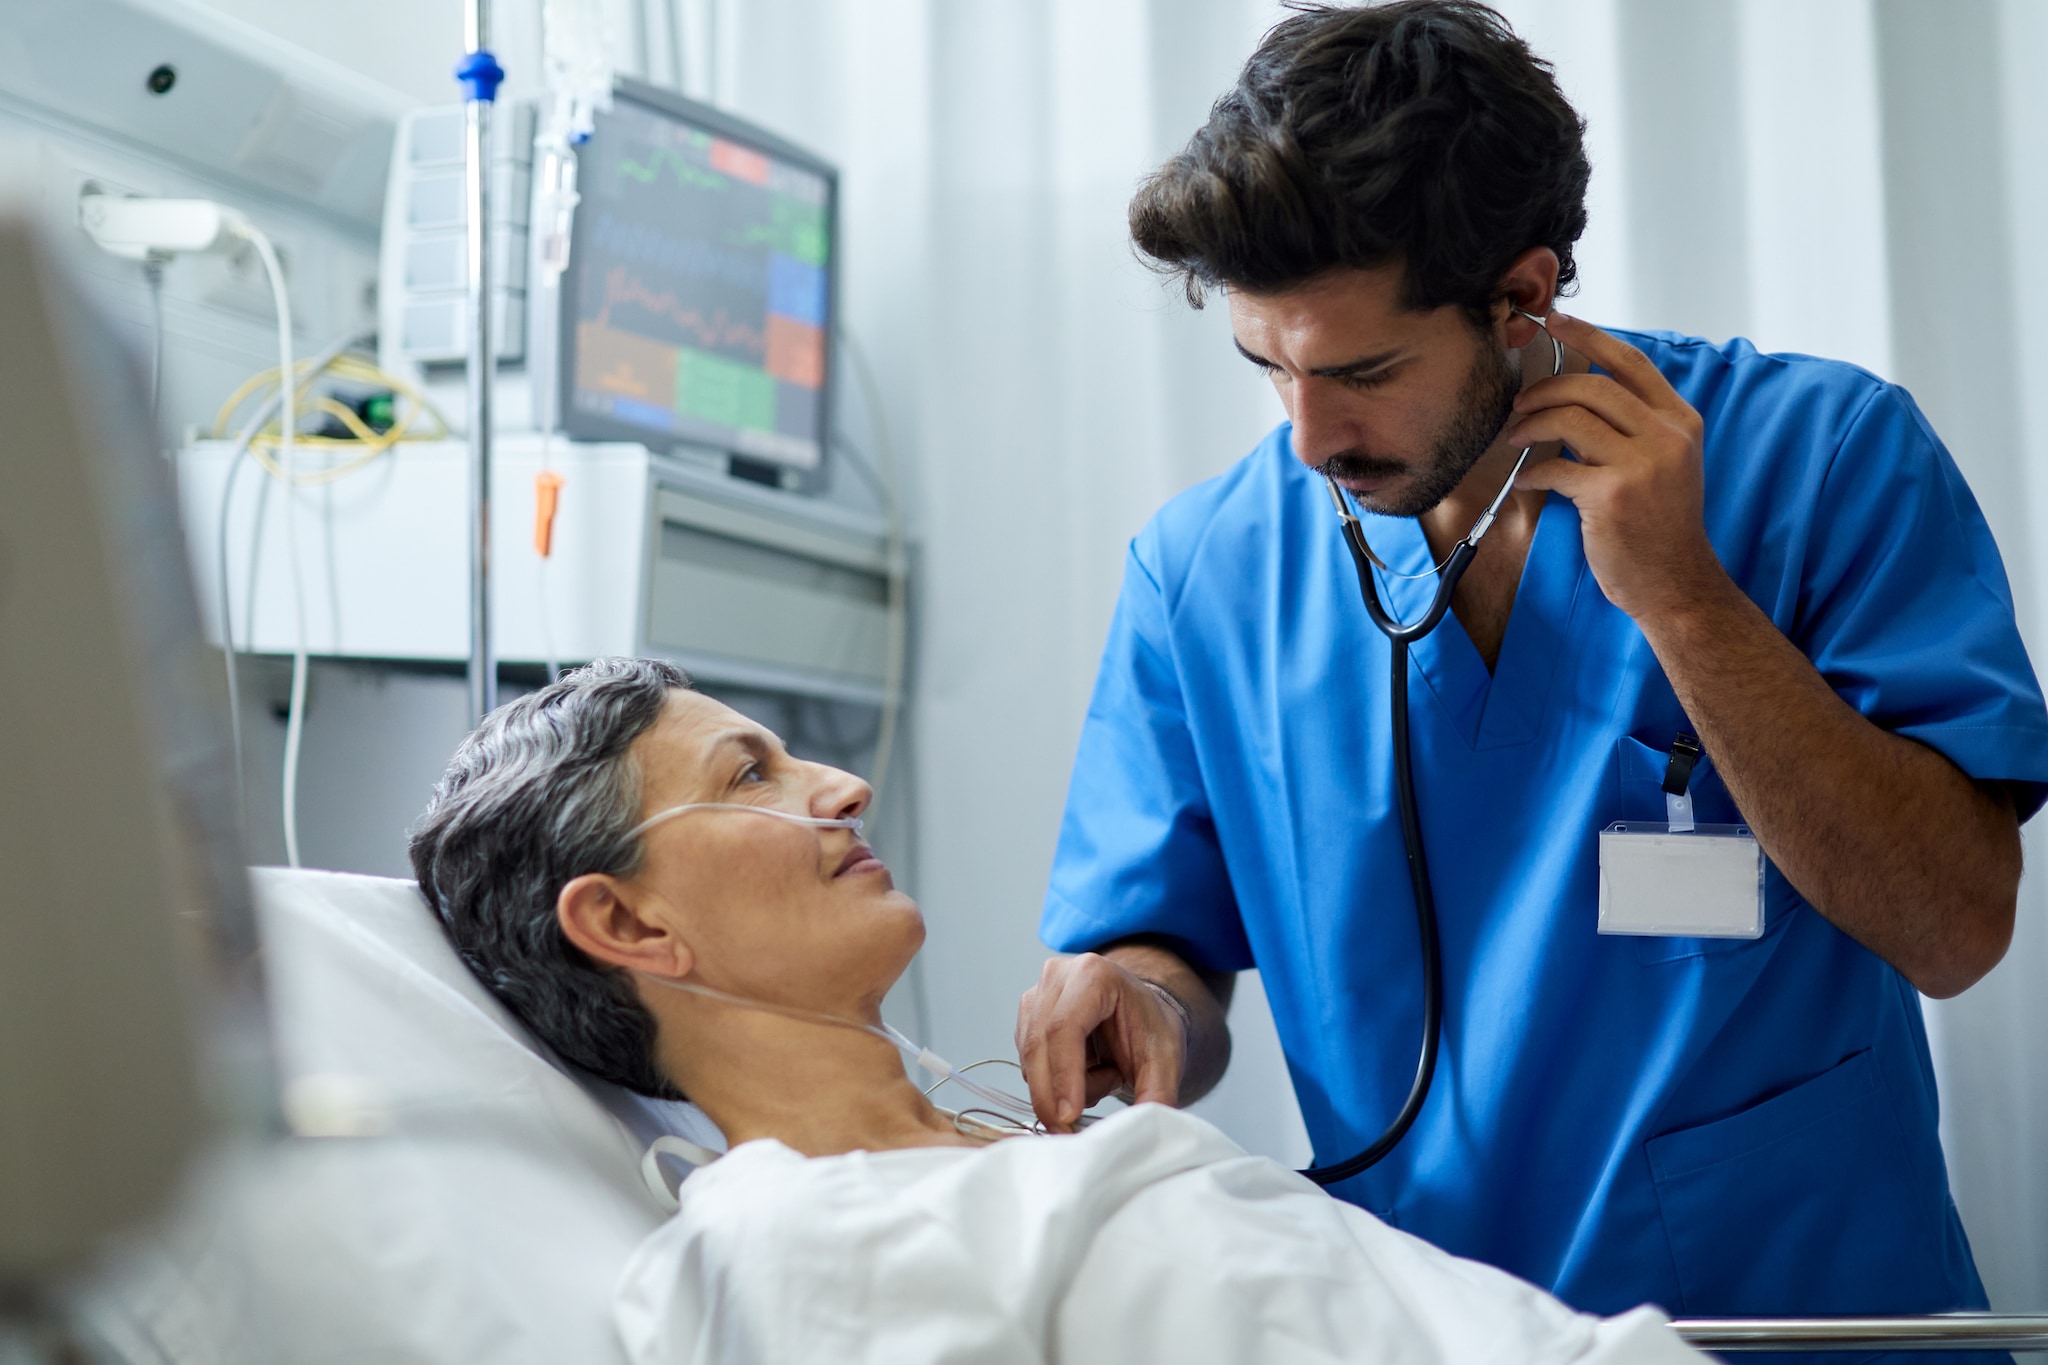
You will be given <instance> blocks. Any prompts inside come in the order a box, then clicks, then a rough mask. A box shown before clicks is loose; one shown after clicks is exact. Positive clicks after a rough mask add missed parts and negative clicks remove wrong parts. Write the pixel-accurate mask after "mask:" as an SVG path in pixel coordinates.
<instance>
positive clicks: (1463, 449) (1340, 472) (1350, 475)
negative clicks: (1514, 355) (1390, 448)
mask: <svg viewBox="0 0 2048 1365" xmlns="http://www.w3.org/2000/svg"><path fill="white" fill-rule="evenodd" d="M1486 343H1487V344H1482V345H1481V346H1480V348H1479V354H1478V355H1476V356H1474V357H1473V359H1472V369H1471V372H1470V373H1469V374H1467V375H1466V376H1465V384H1464V387H1463V388H1461V389H1459V390H1458V405H1457V410H1456V411H1455V412H1454V413H1453V414H1452V416H1451V420H1450V421H1449V422H1447V423H1446V424H1445V425H1444V428H1443V430H1442V431H1441V432H1439V433H1438V435H1437V438H1436V442H1435V444H1434V445H1432V446H1431V447H1430V452H1429V457H1428V458H1427V459H1426V460H1424V461H1422V462H1421V463H1420V464H1415V463H1411V462H1408V461H1403V460H1391V459H1387V458H1385V457H1383V456H1378V455H1368V454H1366V453H1365V452H1363V451H1360V450H1347V451H1345V452H1344V453H1343V454H1341V455H1332V456H1331V457H1330V458H1329V459H1327V460H1325V461H1323V462H1322V463H1321V464H1320V465H1318V466H1316V472H1317V473H1318V474H1327V475H1330V476H1333V477H1335V478H1336V479H1338V480H1340V481H1341V480H1344V479H1360V480H1364V479H1385V478H1397V479H1398V478H1401V477H1402V476H1404V475H1405V476H1407V477H1408V478H1409V480H1410V482H1409V483H1408V484H1407V485H1406V486H1405V487H1403V486H1401V485H1398V484H1397V485H1395V486H1394V487H1393V488H1391V489H1389V490H1387V492H1389V493H1392V494H1393V499H1392V500H1389V499H1388V497H1387V496H1386V494H1385V493H1354V494H1353V495H1352V496H1353V497H1354V498H1356V499H1357V501H1358V505H1359V506H1361V507H1363V508H1365V510H1366V511H1368V512H1377V513H1379V514H1380V515H1381V516H1383V517H1419V516H1421V515H1422V514H1423V513H1424V512H1427V511H1429V510H1430V509H1431V508H1433V507H1435V506H1436V505H1437V504H1438V503H1440V502H1442V501H1443V500H1444V499H1445V498H1447V497H1449V496H1450V495H1451V491H1452V490H1453V489H1455V488H1456V487H1457V486H1458V485H1459V484H1461V483H1463V482H1464V481H1465V476H1466V475H1467V474H1469V473H1471V472H1472V466H1474V465H1476V464H1478V463H1479V457H1480V456H1482V455H1484V454H1485V453H1486V451H1487V448H1488V447H1489V446H1491V445H1492V444H1493V440H1494V438H1495V437H1496V436H1498V435H1500V433H1501V430H1502V429H1503V428H1504V427H1506V426H1507V423H1508V418H1509V417H1511V416H1513V415H1514V409H1515V394H1516V393H1518V392H1519V391H1520V390H1521V374H1520V372H1519V371H1518V370H1517V369H1516V367H1515V366H1514V365H1512V364H1510V363H1509V361H1508V353H1507V348H1506V347H1504V346H1502V345H1501V344H1500V343H1499V342H1498V341H1495V340H1494V339H1493V338H1492V337H1490V336H1489V337H1488V338H1486Z"/></svg>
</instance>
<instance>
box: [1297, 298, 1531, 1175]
mask: <svg viewBox="0 0 2048 1365" xmlns="http://www.w3.org/2000/svg"><path fill="white" fill-rule="evenodd" d="M1515 311H1516V312H1517V313H1521V315H1522V316H1523V317H1525V318H1528V319H1529V320H1530V321H1531V322H1533V323H1535V324H1536V325H1537V326H1538V327H1541V328H1543V331H1544V335H1546V336H1549V335H1550V328H1549V327H1548V326H1547V325H1546V324H1547V321H1548V320H1547V319H1545V318H1539V317H1536V316H1535V315H1534V314H1532V313H1526V312H1523V311H1522V310H1521V309H1519V308H1517V309H1515ZM1550 345H1551V352H1552V358H1551V369H1550V372H1551V376H1552V377H1553V378H1554V377H1556V376H1557V375H1558V374H1560V373H1562V372H1563V370H1564V347H1563V346H1562V345H1560V344H1559V343H1558V340H1557V338H1556V337H1554V336H1552V337H1550ZM1532 449H1534V447H1525V448H1524V449H1523V450H1522V453H1521V454H1520V455H1519V456H1517V457H1516V459H1515V467H1514V468H1513V469H1512V470H1511V471H1509V473H1508V477H1507V482H1506V483H1504V484H1502V485H1501V490H1500V492H1499V493H1498V494H1496V495H1495V496H1494V499H1493V502H1492V504H1491V505H1490V506H1488V508H1487V509H1486V511H1485V512H1484V513H1483V514H1482V515H1481V516H1480V518H1479V520H1478V521H1477V522H1475V523H1474V524H1473V527H1472V530H1471V532H1470V533H1469V534H1467V535H1466V537H1465V538H1464V539H1463V540H1461V541H1459V542H1458V543H1457V545H1456V546H1454V547H1453V548H1452V550H1451V553H1450V556H1449V558H1447V559H1446V560H1445V561H1444V563H1443V566H1442V569H1441V571H1440V573H1439V576H1438V578H1437V585H1436V595H1435V596H1434V597H1433V598H1431V599H1430V604H1429V609H1428V610H1427V611H1425V612H1424V613H1423V614H1422V615H1421V616H1420V617H1418V618H1416V619H1415V620H1414V621H1410V622H1402V621H1399V620H1397V619H1395V617H1394V616H1393V614H1392V613H1391V612H1389V611H1388V610H1387V608H1386V604H1385V603H1384V602H1382V601H1381V600H1380V589H1379V582H1378V580H1377V579H1375V578H1374V577H1373V566H1374V564H1375V563H1377V562H1378V561H1377V557H1376V556H1375V555H1374V554H1373V552H1372V548H1371V547H1370V546H1369V545H1367V544H1366V540H1365V528H1364V527H1362V526H1360V525H1359V522H1358V517H1357V515H1356V514H1355V513H1353V512H1352V510H1351V508H1350V505H1349V504H1348V503H1347V502H1346V501H1345V499H1344V496H1343V494H1342V492H1341V491H1339V489H1338V486H1337V482H1336V480H1334V479H1331V480H1329V490H1330V500H1331V501H1332V502H1333V503H1334V504H1335V505H1336V507H1337V512H1338V515H1339V516H1340V517H1341V518H1342V519H1343V531H1344V546H1345V548H1346V549H1347V550H1349V551H1350V552H1351V562H1352V565H1353V567H1354V568H1356V569H1357V571H1358V594H1359V596H1360V597H1361V598H1362V599H1364V602H1365V610H1366V614H1367V615H1369V616H1370V617H1371V618H1372V623H1373V625H1374V626H1376V627H1378V628H1379V631H1380V633H1381V634H1382V635H1385V636H1386V637H1387V644H1388V646H1389V648H1388V658H1389V662H1390V664H1391V672H1390V674H1389V677H1388V680H1387V698H1388V708H1389V710H1390V712H1391V713H1392V714H1391V720H1392V722H1393V732H1394V735H1393V739H1394V795H1395V805H1396V808H1397V809H1398V810H1399V811H1400V816H1401V844H1402V847H1403V849H1404V850H1405V851H1406V853H1407V862H1408V883H1409V886H1410V887H1411V888H1412V889H1413V891H1414V898H1415V928H1416V934H1417V937H1418V938H1419V940H1420V946H1421V954H1422V1047H1421V1050H1420V1054H1419V1056H1418V1057H1417V1058H1416V1062H1415V1079H1414V1080H1413V1081H1412V1082H1411V1083H1410V1084H1409V1087H1408V1097H1407V1098H1406V1099H1405V1100H1403V1101H1402V1102H1401V1108H1400V1111H1399V1112H1398V1113H1396V1114H1395V1115H1394V1120H1393V1122H1392V1123H1389V1124H1388V1125H1387V1127H1386V1129H1385V1131H1383V1132H1382V1133H1381V1134H1380V1135H1379V1136H1378V1137H1376V1138H1374V1139H1373V1140H1372V1142H1371V1143H1370V1144H1368V1145H1367V1146H1366V1147H1365V1148H1364V1149H1363V1150H1362V1151H1360V1152H1359V1153H1358V1154H1357V1155H1355V1156H1351V1157H1347V1158H1346V1159H1344V1160H1343V1161H1336V1162H1332V1163H1331V1164H1329V1165H1327V1166H1310V1167H1308V1168H1307V1169H1306V1170H1304V1171H1302V1172H1301V1174H1302V1175H1304V1176H1306V1177H1308V1178H1309V1179H1310V1180H1313V1181H1314V1182H1315V1183H1316V1184H1318V1185H1326V1186H1327V1185H1335V1184H1337V1183H1339V1182H1340V1181H1345V1180H1349V1179H1351V1178H1352V1177H1353V1176H1355V1175H1359V1174H1361V1173H1363V1172H1364V1171H1366V1170H1368V1169H1370V1168H1371V1167H1373V1166H1376V1165H1378V1164H1379V1163H1380V1161H1381V1160H1383V1159H1384V1158H1385V1157H1386V1155H1387V1154H1388V1153H1389V1152H1391V1151H1393V1150H1394V1148H1395V1147H1396V1146H1397V1145H1399V1143H1400V1141H1401V1139H1402V1138H1404V1137H1406V1136H1408V1130H1409V1129H1411V1128H1413V1127H1414V1126H1415V1120H1416V1119H1417V1118H1418V1117H1420V1115H1421V1113H1422V1106H1423V1104H1424V1103H1426V1102H1427V1101H1428V1099H1429V1091H1430V1086H1431V1085H1432V1084H1433V1083H1434V1081H1435V1080H1436V1064H1437V1055H1438V1053H1439V1051H1440V1050H1441V1047H1442V1042H1443V1031H1444V966H1443V948H1442V942H1441V937H1440V934H1439V930H1438V924H1437V914H1436V895H1435V892H1434V891H1433V890H1432V888H1431V884H1430V879H1429V860H1428V857H1427V855H1426V853H1425V851H1424V849H1423V846H1422V815H1421V812H1420V810H1419V809H1418V806H1417V803H1416V799H1415V755H1414V753H1413V751H1412V749H1411V748H1410V745H1409V741H1408V647H1409V645H1411V644H1413V643H1414V642H1415V641H1417V640H1420V639H1422V638H1423V637H1425V636H1427V635H1428V634H1429V633H1430V632H1431V631H1433V630H1435V629H1436V628H1437V626H1438V625H1440V624H1442V622H1443V619H1444V614H1445V613H1446V612H1447V611H1449V610H1450V606H1451V599H1452V598H1454V597H1455V596H1456V595H1457V591H1458V582H1459V580H1460V579H1462V578H1464V576H1465V570H1466V569H1467V568H1469V567H1470V566H1471V564H1472V556H1473V555H1475V554H1476V553H1478V550H1479V541H1480V539H1481V537H1483V536H1484V535H1485V534H1486V533H1487V531H1488V530H1490V529H1491V528H1492V526H1493V519H1494V516H1495V514H1496V513H1498V512H1499V511H1500V509H1501V506H1502V505H1503V504H1504V503H1505V502H1506V501H1507V495H1508V493H1509V492H1510V491H1511V490H1512V489H1513V488H1514V484H1515V479H1516V478H1517V477H1518V476H1519V475H1520V474H1521V472H1522V466H1523V465H1524V464H1525V463H1526V462H1527V461H1528V459H1529V451H1530V450H1532Z"/></svg>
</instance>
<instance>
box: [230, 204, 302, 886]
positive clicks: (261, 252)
mask: <svg viewBox="0 0 2048 1365" xmlns="http://www.w3.org/2000/svg"><path fill="white" fill-rule="evenodd" d="M236 231H237V232H238V233H239V234H240V235H241V236H242V237H243V238H245V239H246V240H247V241H248V243H249V245H250V246H252V247H254V248H255V249H256V255H257V257H258V258H259V259H260V260H261V261H262V262H263V273H264V275H265V276H267V277H268V278H269V280H270V295H271V299H272V301H273V302H274V303H275V305H276V308H277V373H278V378H279V383H278V440H277V455H278V464H279V466H280V467H281V468H282V469H283V470H284V480H283V482H284V544H285V557H286V558H287V559H288V560H290V561H291V564H290V567H291V580H292V618H293V625H294V627H295V629H296V638H295V640H294V647H293V649H292V691H291V700H290V702H288V703H287V706H286V710H285V724H284V775H283V781H284V802H283V818H284V857H285V862H286V863H288V864H289V865H291V866H292V867H297V866H299V751H300V749H301V748H302V747H304V743H305V737H306V669H307V663H308V660H307V651H306V584H305V575H304V574H303V573H302V572H301V571H300V568H299V519H298V514H297V513H298V508H297V504H298V490H297V488H296V487H295V486H294V481H295V480H296V479H297V477H298V443H297V442H296V440H294V435H295V433H294V431H293V428H294V426H296V425H297V423H298V415H299V414H298V403H297V393H296V392H295V390H296V389H297V388H298V384H297V383H296V381H295V377H294V375H293V373H292V368H293V367H292V305H291V297H290V295H289V293H288V291H287V290H286V289H285V282H284V266H283V263H282V262H280V261H279V260H278V259H277V248H276V247H274V246H272V245H271V243H270V238H268V237H267V236H265V235H264V234H263V231H262V229H260V228H258V227H256V226H255V225H254V224H251V223H248V222H246V221H244V222H240V223H237V224H236Z"/></svg>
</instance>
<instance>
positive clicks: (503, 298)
mask: <svg viewBox="0 0 2048 1365" xmlns="http://www.w3.org/2000/svg"><path fill="white" fill-rule="evenodd" d="M504 113H505V115H506V117H505V118H504V119H503V120H502V121H501V122H500V123H499V124H498V125H496V128H495V131H494V133H493V140H492V142H493V146H492V152H491V177H492V179H491V184H492V194H491V203H492V205H493V207H492V209H491V224H490V230H491V243H492V251H491V256H490V259H491V262H492V265H491V275H492V293H491V304H492V317H493V319H494V320H493V324H492V331H493V333H494V338H493V344H494V346H495V348H496V354H497V360H498V380H497V385H496V390H495V392H496V398H495V400H494V401H495V409H496V413H497V420H496V422H495V423H494V426H495V429H496V430H498V431H499V432H506V433H509V432H517V431H548V432H559V433H560V434H562V435H565V436H566V437H568V438H569V439H570V440H572V441H577V442H623V441H630V442H635V443H638V444H640V445H643V446H646V447H647V448H648V449H650V450H652V451H654V452H656V453H657V454H666V455H671V456H674V457H677V458H679V459H685V460H697V461H699V462H701V463H704V464H705V465H707V467H709V466H715V467H717V468H719V469H721V470H723V471H726V472H729V473H731V474H733V475H736V476H738V477H740V478H742V479H746V480H749V481H751V482H754V483H759V484H764V485H767V486H770V487H776V488H781V489H784V490H788V491H797V492H804V493H818V492H823V491H825V489H826V488H827V486H828V480H827V478H826V475H825V465H826V452H827V450H828V448H829V447H830V446H831V444H832V431H831V380H832V369H833V364H832V346H831V341H832V328H833V310H834V302H833V301H834V294H835V279H836V271H837V267H838V247H837V240H836V226H835V224H836V213H837V198H838V175H837V172H836V171H835V170H834V169H833V168H832V167H831V166H830V165H829V164H827V163H826V162H824V161H821V160H819V159H818V158H817V157H815V156H812V155H811V154H810V153H808V152H806V151H803V150H802V149H800V148H798V147H795V146H793V145H791V144H789V143H787V142H784V141H783V140H782V139H780V138H777V137H775V136H774V135H773V134H770V133H768V132H766V131H765V130H763V129H760V128H757V127H754V126H753V125H751V124H747V123H744V122H741V121H740V120H738V119H735V118H733V117H732V116H730V115H728V114H725V113H722V112H720V111H718V110H716V109H713V108H711V107H709V106H708V105H703V104H698V103H696V102H694V101H691V100H687V99H684V98H682V97H681V96H679V95H676V94H674V93H672V92H670V91H666V90H661V89H657V88H655V87H653V86H650V85H645V84H643V83H641V82H638V81H632V80H620V81H619V82H618V83H617V86H616V89H615V90H614V92H613V96H612V102H611V107H610V108H609V109H607V110H604V111H602V112H600V113H599V114H598V115H597V118H596V129H595V131H594V132H593V133H592V134H591V136H590V138H589V139H588V140H587V141H586V142H584V143H583V144H582V145H581V146H580V147H578V148H577V149H576V151H575V163H576V170H575V177H574V186H575V189H574V194H575V196H576V198H577V199H578V201H579V202H578V203H577V204H576V207H575V211H574V215H573V218H572V219H571V227H570V232H569V246H568V259H567V263H566V267H565V268H562V269H560V270H559V272H558V271H557V270H556V269H555V268H553V266H551V265H550V263H548V262H544V261H543V260H542V259H541V254H542V252H543V251H544V250H545V247H546V244H545V243H543V242H541V241H539V240H537V238H536V230H535V228H534V226H533V225H534V223H535V221H536V217H535V215H536V214H537V213H541V212H543V210H542V209H541V208H537V199H544V198H545V196H544V194H543V193H542V191H543V190H544V188H545V187H544V186H540V185H538V184H537V179H538V178H539V177H538V171H537V162H536V153H535V146H534V144H535V130H536V127H537V119H538V117H539V115H538V106H536V105H535V104H534V103H532V102H530V101H510V102H507V103H506V104H505V106H504ZM462 133H463V122H462V109H461V106H459V105H449V106H444V107H437V108H431V109H420V110H415V111H413V112H411V113H409V114H407V115H405V116H404V117H403V118H402V119H401V120H400V121H399V125H398V133H397V136H396V138H395V139H394V142H393V147H392V158H391V170H390V181H389V190H388V194H387V196H386V201H385V208H384V238H383V248H382V253H381V256H380V262H379V271H380V275H381V284H380V292H379V309H378V312H379V333H380V335H379V360H380V362H381V363H382V365H383V366H384V368H386V369H388V370H390V371H392V372H393V373H394V374H398V375H401V376H404V377H405V378H407V379H408V380H410V381H412V382H414V383H416V384H418V385H420V387H422V388H423V389H424V390H425V391H426V392H427V393H428V394H429V395H430V396H431V397H433V398H434V399H435V401H436V402H438V403H439V404H440V406H441V407H442V408H443V409H444V410H445V411H447V412H450V413H454V412H458V411H460V410H461V407H462V402H461V389H462V386H461V369H460V367H461V366H462V364H463V362H464V361H465V360H466V358H467V356H468V338H467V336H466V334H465V332H464V330H463V324H464V318H465V314H464V311H463V309H464V282H465V280H466V275H467V270H468V259H467V255H466V251H465V247H464V244H463V233H464V222H463V196H462V187H463V160H462V155H463V153H462V148H463V142H462ZM559 264H560V262H555V263H554V265H559Z"/></svg>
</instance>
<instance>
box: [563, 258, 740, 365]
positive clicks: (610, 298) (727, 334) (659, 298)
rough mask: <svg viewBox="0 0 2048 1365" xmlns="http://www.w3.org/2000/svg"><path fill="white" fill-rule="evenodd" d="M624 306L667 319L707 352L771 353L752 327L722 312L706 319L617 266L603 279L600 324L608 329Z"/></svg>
mask: <svg viewBox="0 0 2048 1365" xmlns="http://www.w3.org/2000/svg"><path fill="white" fill-rule="evenodd" d="M621 303H628V304H632V305H633V306H634V307H636V308H640V309H644V310H645V311H647V312H649V313H652V314H654V315H655V316H657V317H664V318H667V319H668V320H669V321H671V322H673V323H674V324H675V325H676V326H678V327H680V328H682V329H683V331H685V332H687V333H689V334H690V335H691V336H693V337H695V338H696V339H697V342H698V344H699V345H700V346H702V347H704V348H706V349H710V348H712V347H715V346H726V347H739V348H742V349H744V350H745V351H746V352H747V353H748V354H749V355H756V356H758V355H765V354H766V353H767V350H768V338H767V336H766V335H765V334H763V332H762V330H761V329H760V328H759V327H756V326H754V325H753V324H752V323H746V322H734V321H733V320H732V319H731V318H729V317H728V316H727V315H726V311H725V310H724V309H723V308H721V309H719V310H718V311H717V312H716V313H714V314H712V315H711V316H710V317H708V318H707V317H705V316H704V314H703V313H701V312H699V311H698V310H697V309H695V308H691V307H688V306H686V305H685V304H684V303H683V302H682V300H681V299H679V298H677V297H676V296H675V295H674V294H673V293H670V292H668V291H666V290H664V291H662V292H661V293H658V294H657V293H655V292H654V291H653V290H651V289H649V288H648V287H647V284H646V282H645V281H644V280H642V279H641V278H640V277H639V276H637V275H631V274H628V273H627V272H626V267H624V266H622V265H615V266H613V267H612V269H611V272H610V273H609V274H607V275H606V276H605V278H604V307H602V308H600V309H599V310H598V313H597V321H598V322H599V323H600V324H601V325H603V326H607V327H609V326H610V325H611V320H612V308H613V307H614V306H615V305H617V304H621Z"/></svg>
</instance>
